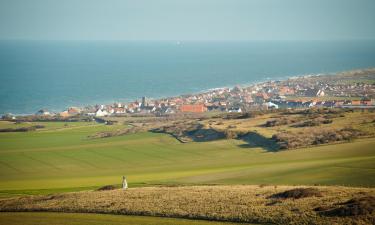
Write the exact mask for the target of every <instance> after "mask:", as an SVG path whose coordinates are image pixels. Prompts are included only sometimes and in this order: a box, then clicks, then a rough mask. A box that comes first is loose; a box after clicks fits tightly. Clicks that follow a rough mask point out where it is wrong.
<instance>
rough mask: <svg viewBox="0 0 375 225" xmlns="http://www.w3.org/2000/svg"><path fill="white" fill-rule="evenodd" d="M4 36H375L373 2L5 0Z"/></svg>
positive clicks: (0, 5)
mask: <svg viewBox="0 0 375 225" xmlns="http://www.w3.org/2000/svg"><path fill="white" fill-rule="evenodd" d="M0 39H43V40H46V39H52V40H53V39H69V40H71V39H73V40H264V39H266V40H313V39H323V40H324V39H375V0H148V1H147V0H133V1H130V0H0Z"/></svg>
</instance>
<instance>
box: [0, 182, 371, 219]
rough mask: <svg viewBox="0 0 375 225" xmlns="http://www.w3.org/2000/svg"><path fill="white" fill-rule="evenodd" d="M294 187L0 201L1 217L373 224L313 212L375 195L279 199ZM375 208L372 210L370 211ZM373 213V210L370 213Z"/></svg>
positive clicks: (344, 192)
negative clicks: (46, 214)
mask: <svg viewBox="0 0 375 225" xmlns="http://www.w3.org/2000/svg"><path fill="white" fill-rule="evenodd" d="M294 188H296V187H291V186H255V185H253V186H251V185H233V186H191V187H145V188H131V189H128V190H126V191H123V190H121V189H119V190H112V191H86V192H76V193H66V194H53V195H44V196H25V197H14V198H9V199H2V200H0V211H9V212H15V211H20V212H22V211H48V212H73V213H105V214H124V215H143V216H144V215H146V216H159V217H160V216H162V217H175V218H189V219H206V220H216V221H232V222H250V223H262V224H371V223H373V222H375V211H372V212H370V213H369V214H363V215H358V216H324V215H321V214H319V213H318V212H316V211H315V210H314V209H316V208H318V207H320V208H325V207H332V206H337V205H339V204H340V203H343V202H346V201H348V200H349V199H351V198H353V197H361V196H373V197H374V196H375V189H373V188H371V189H368V188H348V187H328V186H326V187H314V188H316V189H317V191H318V192H319V193H320V194H319V195H318V196H311V197H305V198H300V199H291V198H287V199H279V198H276V199H275V198H274V197H272V196H273V195H274V194H276V193H280V192H283V191H286V190H291V189H294ZM370 207H374V206H370ZM372 210H373V208H372Z"/></svg>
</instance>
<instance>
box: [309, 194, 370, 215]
mask: <svg viewBox="0 0 375 225" xmlns="http://www.w3.org/2000/svg"><path fill="white" fill-rule="evenodd" d="M314 210H315V211H317V212H319V214H321V215H324V216H339V217H344V216H360V215H369V214H372V213H374V212H375V197H374V196H364V197H357V198H352V199H350V200H349V201H346V202H343V203H339V204H336V205H334V206H332V207H318V208H315V209H314Z"/></svg>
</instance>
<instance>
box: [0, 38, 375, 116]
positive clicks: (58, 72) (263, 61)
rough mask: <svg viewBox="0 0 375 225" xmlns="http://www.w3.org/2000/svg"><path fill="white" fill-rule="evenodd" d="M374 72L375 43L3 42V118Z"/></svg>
mask: <svg viewBox="0 0 375 225" xmlns="http://www.w3.org/2000/svg"><path fill="white" fill-rule="evenodd" d="M369 67H375V41H370V40H368V41H363V40H361V41H359V40H356V41H237V42H231V41H223V42H218V41H213V42H209V41H202V42H200V41H24V40H17V41H13V40H12V41H10V40H4V41H0V114H5V113H13V114H16V115H17V114H32V113H35V112H37V111H38V110H39V109H47V110H49V111H52V112H58V111H62V110H64V109H66V108H67V107H70V106H78V107H81V106H86V105H95V104H108V103H113V102H129V101H134V100H136V99H140V98H141V97H142V96H145V97H147V98H162V97H169V96H176V95H181V94H189V93H196V92H202V91H205V90H209V89H212V88H220V87H232V86H235V85H246V84H251V83H254V82H261V81H266V80H280V79H286V78H287V77H292V76H303V75H310V74H325V73H335V72H338V71H345V70H352V69H360V68H369Z"/></svg>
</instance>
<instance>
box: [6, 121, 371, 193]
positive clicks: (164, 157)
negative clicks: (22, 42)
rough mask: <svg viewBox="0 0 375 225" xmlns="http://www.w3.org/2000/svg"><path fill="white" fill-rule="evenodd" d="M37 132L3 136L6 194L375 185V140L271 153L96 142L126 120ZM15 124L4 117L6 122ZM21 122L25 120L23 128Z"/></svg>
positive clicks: (220, 146) (145, 138)
mask: <svg viewBox="0 0 375 225" xmlns="http://www.w3.org/2000/svg"><path fill="white" fill-rule="evenodd" d="M35 124H42V125H45V126H46V128H43V129H41V130H38V131H32V132H12V133H0V193H1V194H2V196H3V197H6V196H8V195H9V194H33V193H35V194H38V193H52V192H66V191H75V190H85V189H93V188H97V187H100V186H103V185H109V184H119V183H121V179H122V175H126V176H127V177H128V182H129V185H130V187H135V186H147V185H159V184H162V185H165V184H186V185H189V184H292V185H294V184H298V185H301V184H306V185H313V184H320V185H347V186H365V187H367V186H369V187H374V186H375V149H374V145H375V139H374V138H372V139H361V140H357V141H355V142H352V143H345V144H336V145H326V146H319V147H314V148H306V149H297V150H289V151H282V152H267V151H265V150H263V149H260V148H253V147H249V146H247V145H246V143H245V142H243V141H240V140H220V141H212V142H199V143H198V142H192V143H185V144H182V143H180V142H178V141H177V140H176V139H174V138H173V137H171V136H169V135H166V134H156V133H149V132H146V133H139V134H132V135H127V136H118V137H111V138H102V139H90V138H88V136H89V135H91V134H93V133H95V132H98V131H106V130H107V131H108V130H114V129H118V128H119V127H120V126H121V125H115V126H106V125H102V124H96V123H82V122H80V123H63V122H57V123H56V122H54V123H35ZM5 126H8V127H9V126H12V125H11V124H7V122H0V127H5ZM17 126H20V125H17Z"/></svg>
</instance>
